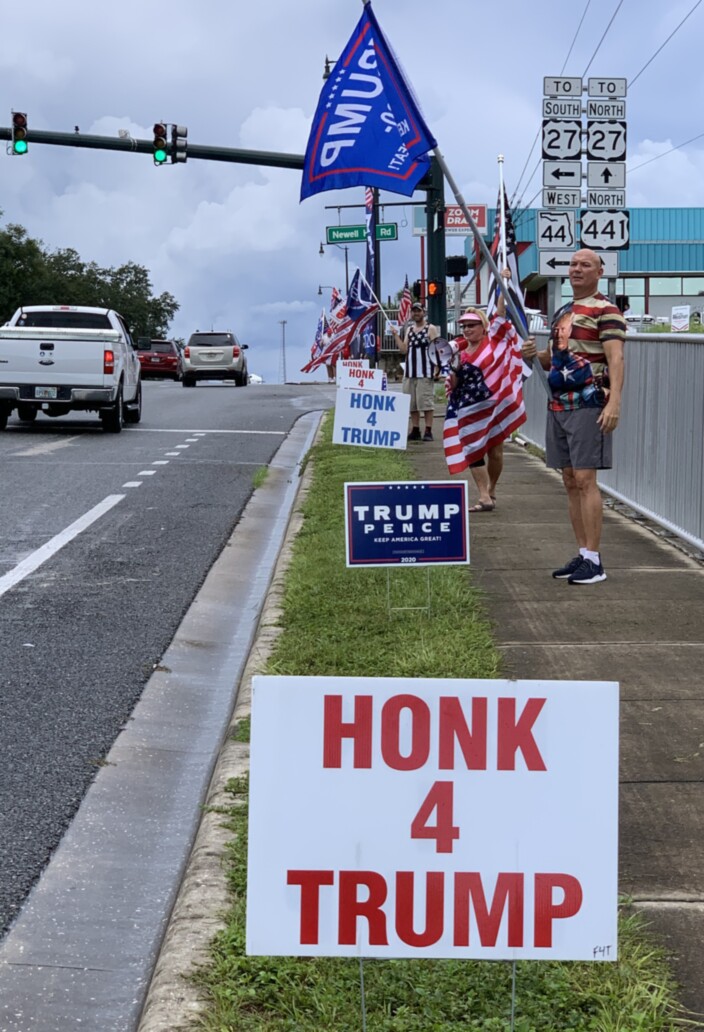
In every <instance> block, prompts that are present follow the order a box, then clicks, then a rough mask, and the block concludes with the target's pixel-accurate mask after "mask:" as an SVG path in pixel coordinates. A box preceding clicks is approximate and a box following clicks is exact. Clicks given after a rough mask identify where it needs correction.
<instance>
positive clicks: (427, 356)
mask: <svg viewBox="0 0 704 1032" xmlns="http://www.w3.org/2000/svg"><path fill="white" fill-rule="evenodd" d="M388 325H389V329H390V330H391V333H392V334H393V337H394V340H395V341H396V344H397V346H398V349H399V351H400V352H401V354H402V355H405V356H406V366H405V371H404V375H403V384H402V386H401V389H402V390H403V393H404V394H410V396H411V431H410V433H409V435H408V440H409V441H420V440H421V436H420V414H421V412H422V413H423V419H424V422H425V431H424V433H423V438H422V439H423V440H424V441H432V439H433V418H434V416H435V364H434V362H433V360H432V351H431V348H430V345H431V343H432V342H433V341H435V340H437V339H438V337H439V336H440V330H439V329H438V328H437V326H433V325H432V324H431V323H429V322H428V320H427V319H426V318H425V309H424V308H423V305H422V304H421V303H420V301H415V302H414V303H413V304H412V305H411V323H410V325H409V326H407V327H406V329H405V330H404V333H403V336H401V334H400V333H399V332H398V330H397V329H395V327H394V326H393V325H392V324H391V323H389V324H388Z"/></svg>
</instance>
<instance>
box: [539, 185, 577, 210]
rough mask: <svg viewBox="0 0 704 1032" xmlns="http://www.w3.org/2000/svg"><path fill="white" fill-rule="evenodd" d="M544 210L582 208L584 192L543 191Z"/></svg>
mask: <svg viewBox="0 0 704 1032" xmlns="http://www.w3.org/2000/svg"><path fill="white" fill-rule="evenodd" d="M543 207H544V208H581V207H582V191H581V189H577V190H543Z"/></svg>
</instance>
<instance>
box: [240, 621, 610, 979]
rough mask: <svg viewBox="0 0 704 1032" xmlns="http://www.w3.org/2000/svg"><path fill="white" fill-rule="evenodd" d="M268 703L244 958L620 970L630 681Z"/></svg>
mask: <svg viewBox="0 0 704 1032" xmlns="http://www.w3.org/2000/svg"><path fill="white" fill-rule="evenodd" d="M453 633H458V631H457V629H456V628H448V648H450V647H451V639H452V634H453ZM253 689H254V698H253V711H252V754H251V787H250V827H249V874H248V889H247V952H248V953H250V954H264V955H266V954H289V955H299V956H343V957H351V956H365V957H454V958H479V959H485V960H500V959H530V960H536V959H538V960H540V959H542V960H597V961H605V960H606V961H608V960H615V959H616V908H617V792H618V685H617V684H615V683H611V682H589V681H500V680H474V681H472V680H431V679H417V680H402V679H394V678H335V677H301V678H297V677H255V678H254V683H253Z"/></svg>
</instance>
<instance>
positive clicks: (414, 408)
mask: <svg viewBox="0 0 704 1032" xmlns="http://www.w3.org/2000/svg"><path fill="white" fill-rule="evenodd" d="M401 389H402V391H403V393H404V394H410V396H411V412H427V411H428V410H429V409H434V408H435V381H434V380H431V379H429V378H428V377H427V376H412V377H410V378H409V377H406V378H405V379H404V381H403V385H402V387H401Z"/></svg>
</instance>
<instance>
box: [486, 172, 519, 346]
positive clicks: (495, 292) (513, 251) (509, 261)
mask: <svg viewBox="0 0 704 1032" xmlns="http://www.w3.org/2000/svg"><path fill="white" fill-rule="evenodd" d="M504 212H505V215H506V223H505V225H506V265H507V267H508V268H509V269H510V270H511V279H510V280H509V286H508V292H509V294H510V295H511V298H512V300H513V303H514V304H515V306H516V308H517V309H518V314H519V315H520V316H521V319H522V320H523V328H524V329H527V327H528V319H527V317H526V314H525V311H524V308H525V301H524V299H523V293H522V291H521V278H520V276H519V275H518V250H517V247H516V230H515V228H514V225H513V218H512V217H511V209H510V207H509V203H508V197H507V196H506V187H504ZM500 245H501V190H499V196H498V199H497V201H496V218H495V219H494V240H493V242H492V245H491V255H492V257H493V258H494V260H495V261H496V262H497V263H498V262H499V250H500ZM499 272H501V269H499ZM498 297H499V288H498V287H497V285H496V280H495V278H494V274H493V273H492V275H491V278H490V279H489V295H488V304H487V310H486V314H487V315H488V317H489V318H490V319H491V317H492V315H493V313H494V311H495V309H496V302H497V301H498ZM506 314H507V315H508V316H509V318H510V317H511V313H510V312H509V311H508V309H507V311H506ZM516 329H517V330H519V329H520V327H518V326H517V327H516Z"/></svg>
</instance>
